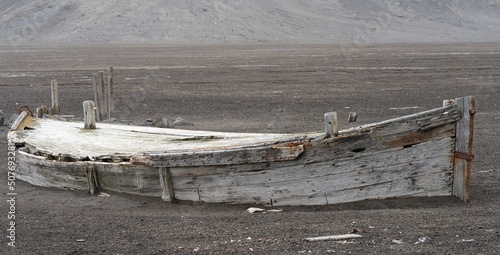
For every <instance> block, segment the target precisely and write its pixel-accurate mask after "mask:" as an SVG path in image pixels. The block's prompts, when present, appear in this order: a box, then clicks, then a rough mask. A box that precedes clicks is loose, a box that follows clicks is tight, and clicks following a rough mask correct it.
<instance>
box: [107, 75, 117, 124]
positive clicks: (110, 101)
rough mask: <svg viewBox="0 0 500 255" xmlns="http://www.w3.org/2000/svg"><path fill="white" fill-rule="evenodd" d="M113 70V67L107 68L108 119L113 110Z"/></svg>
mask: <svg viewBox="0 0 500 255" xmlns="http://www.w3.org/2000/svg"><path fill="white" fill-rule="evenodd" d="M113 75H114V70H113V67H112V66H111V67H109V69H108V119H110V118H111V112H112V111H114V110H115V92H114V88H113V86H114V78H113Z"/></svg>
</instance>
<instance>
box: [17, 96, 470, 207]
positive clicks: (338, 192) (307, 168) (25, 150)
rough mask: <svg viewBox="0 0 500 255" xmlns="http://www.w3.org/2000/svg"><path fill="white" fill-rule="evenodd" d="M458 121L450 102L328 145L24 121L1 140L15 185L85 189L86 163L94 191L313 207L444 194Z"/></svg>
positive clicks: (306, 136)
mask: <svg viewBox="0 0 500 255" xmlns="http://www.w3.org/2000/svg"><path fill="white" fill-rule="evenodd" d="M461 118H462V111H460V110H459V108H458V106H457V105H450V106H447V107H444V108H438V109H434V110H430V111H427V112H423V113H419V114H413V115H410V116H404V117H401V118H396V119H393V120H392V121H383V122H379V123H374V124H369V125H364V126H361V127H358V128H354V129H349V130H347V131H346V130H344V131H340V132H339V135H338V136H336V137H331V138H329V139H324V136H325V133H324V132H315V133H301V134H244V133H221V132H204V131H187V130H176V129H159V128H152V127H134V126H125V125H123V126H122V125H112V124H105V123H102V124H100V125H99V128H97V129H83V128H82V126H81V123H72V122H59V121H53V120H45V119H34V118H33V119H32V118H26V119H24V120H23V121H22V123H20V124H19V128H17V129H16V130H15V131H12V132H10V133H9V136H8V137H9V141H15V142H16V144H18V145H20V146H22V145H24V147H22V148H21V149H20V150H19V152H20V153H19V155H20V156H19V158H18V161H19V168H20V170H19V179H21V180H27V181H29V182H31V183H33V184H34V185H41V186H50V187H70V188H80V189H87V188H88V184H89V182H88V181H87V178H86V177H87V176H88V175H87V176H86V175H85V169H88V167H90V166H92V167H94V168H95V171H96V173H98V174H99V186H100V187H101V188H103V189H109V190H114V191H118V192H126V193H132V194H142V195H147V196H157V197H162V198H163V199H165V200H168V201H173V200H174V199H179V200H191V201H203V202H217V203H221V202H222V203H259V204H266V203H271V202H270V201H272V203H273V204H274V205H313V204H316V205H322V204H335V203H345V202H351V201H360V200H364V199H379V198H388V197H401V196H445V195H447V196H449V195H451V194H452V183H454V182H455V181H457V180H455V179H454V178H455V176H456V174H453V172H454V171H456V169H457V168H456V167H454V163H455V164H456V162H458V161H457V160H454V158H455V154H454V153H455V152H456V150H457V149H456V148H459V147H460V146H459V145H458V144H457V145H456V140H455V134H456V131H457V130H456V128H457V124H456V122H457V121H459V120H461ZM462 119H463V118H462ZM26 126H27V127H30V128H29V129H25V128H24V127H26ZM469 127H470V125H469ZM457 132H458V131H457ZM470 136H471V135H470V134H469V137H470ZM53 137H58V138H59V139H53ZM457 139H459V138H458V137H457ZM137 141H140V146H138V142H137ZM469 144H471V143H468V145H467V146H469ZM76 145H78V146H76ZM456 146H458V147H456ZM467 148H468V147H467ZM37 155H38V156H37ZM73 161H74V162H73ZM159 169H160V170H159ZM453 189H455V186H454V187H453ZM174 195H175V196H174Z"/></svg>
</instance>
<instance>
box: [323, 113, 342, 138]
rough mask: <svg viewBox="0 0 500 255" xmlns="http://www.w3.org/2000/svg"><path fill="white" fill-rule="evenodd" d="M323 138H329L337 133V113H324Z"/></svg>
mask: <svg viewBox="0 0 500 255" xmlns="http://www.w3.org/2000/svg"><path fill="white" fill-rule="evenodd" d="M325 132H326V137H325V138H331V137H332V136H337V135H338V133H339V126H338V124H337V113H336V112H327V113H325Z"/></svg>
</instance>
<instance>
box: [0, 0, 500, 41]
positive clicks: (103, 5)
mask: <svg viewBox="0 0 500 255" xmlns="http://www.w3.org/2000/svg"><path fill="white" fill-rule="evenodd" d="M468 41H471V42H472V41H475V42H477V41H500V0H474V1H469V0H442V1H438V0H411V1H396V0H385V1H383V0H365V1H360V0H303V1H299V0H253V1H243V0H149V1H139V0H120V1H118V0H110V1H97V0H87V1H83V0H58V1H55V0H39V1H29V0H0V43H3V44H5V43H11V44H12V43H179V44H199V43H208V44H216V43H339V42H340V43H361V44H366V43H384V42H468Z"/></svg>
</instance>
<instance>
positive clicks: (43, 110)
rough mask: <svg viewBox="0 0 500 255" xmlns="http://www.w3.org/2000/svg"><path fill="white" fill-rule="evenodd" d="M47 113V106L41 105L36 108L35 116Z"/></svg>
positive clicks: (38, 116) (39, 116)
mask: <svg viewBox="0 0 500 255" xmlns="http://www.w3.org/2000/svg"><path fill="white" fill-rule="evenodd" d="M45 114H49V107H47V106H46V105H42V106H40V107H38V108H36V118H43V115H45Z"/></svg>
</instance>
